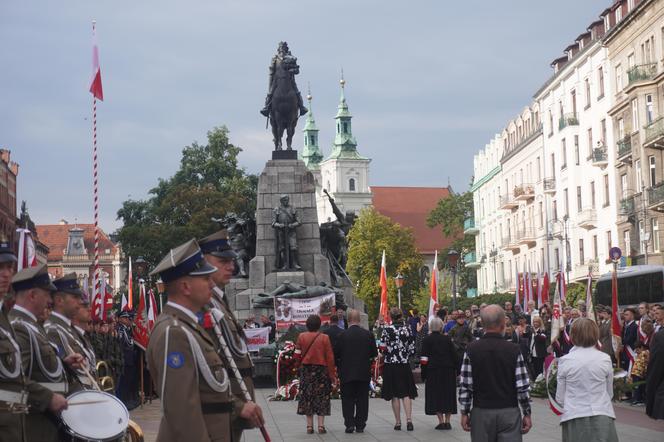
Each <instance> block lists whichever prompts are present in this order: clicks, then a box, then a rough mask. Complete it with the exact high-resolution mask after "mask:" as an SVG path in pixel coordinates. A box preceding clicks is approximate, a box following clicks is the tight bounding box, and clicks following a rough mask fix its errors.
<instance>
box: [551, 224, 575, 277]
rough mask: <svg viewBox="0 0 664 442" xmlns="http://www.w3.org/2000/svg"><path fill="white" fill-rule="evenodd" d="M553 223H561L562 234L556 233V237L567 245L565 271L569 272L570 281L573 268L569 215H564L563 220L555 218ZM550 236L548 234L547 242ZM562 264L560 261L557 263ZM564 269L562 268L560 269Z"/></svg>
mask: <svg viewBox="0 0 664 442" xmlns="http://www.w3.org/2000/svg"><path fill="white" fill-rule="evenodd" d="M551 224H559V225H560V230H561V234H560V236H558V235H556V238H558V239H560V241H561V242H562V241H564V245H565V271H566V274H567V281H569V272H570V271H571V270H572V256H571V254H570V244H569V215H565V216H563V219H562V220H553V221H551ZM551 239H553V235H552V236H551ZM548 240H549V237H548V236H547V243H548ZM557 264H560V263H557ZM560 270H561V271H562V269H560Z"/></svg>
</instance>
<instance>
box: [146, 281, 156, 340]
mask: <svg viewBox="0 0 664 442" xmlns="http://www.w3.org/2000/svg"><path fill="white" fill-rule="evenodd" d="M148 296H149V298H150V304H149V310H148V330H149V331H152V329H153V328H154V323H155V318H156V317H157V301H155V299H154V290H152V289H150V292H149V293H148Z"/></svg>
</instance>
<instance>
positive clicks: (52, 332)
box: [44, 313, 93, 393]
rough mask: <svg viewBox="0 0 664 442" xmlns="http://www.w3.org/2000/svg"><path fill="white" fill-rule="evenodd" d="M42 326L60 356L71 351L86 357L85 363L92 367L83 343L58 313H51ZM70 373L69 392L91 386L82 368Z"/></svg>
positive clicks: (72, 327)
mask: <svg viewBox="0 0 664 442" xmlns="http://www.w3.org/2000/svg"><path fill="white" fill-rule="evenodd" d="M44 328H45V329H46V335H47V336H48V340H49V341H51V342H52V343H53V344H55V345H56V347H57V348H58V355H59V356H60V357H65V356H67V355H69V354H70V352H71V351H73V352H74V353H78V354H80V355H82V356H83V357H85V358H86V361H85V363H86V365H87V366H88V369H89V370H90V369H91V368H93V367H92V366H91V364H92V363H93V361H90V360H89V358H88V355H87V354H86V351H85V345H84V344H83V343H82V342H81V341H80V339H79V337H78V332H76V330H75V329H74V326H73V325H71V323H67V322H65V321H64V320H63V319H62V318H61V317H60V316H59V315H56V314H53V313H51V315H50V316H49V317H48V320H47V321H46V322H45V323H44ZM71 373H74V374H73V375H70V376H69V392H70V393H72V392H76V391H79V390H83V389H90V388H92V381H91V380H90V379H89V378H88V377H87V375H86V374H85V372H84V371H83V370H81V369H79V370H73V371H72V372H71Z"/></svg>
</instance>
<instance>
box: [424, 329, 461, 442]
mask: <svg viewBox="0 0 664 442" xmlns="http://www.w3.org/2000/svg"><path fill="white" fill-rule="evenodd" d="M429 330H430V331H431V334H430V335H428V336H427V337H426V338H424V339H423V340H422V356H421V358H420V365H421V367H422V379H423V380H424V381H425V393H424V411H425V413H426V414H428V415H434V414H435V415H436V416H438V425H437V426H436V429H437V430H450V429H452V425H451V424H450V416H451V415H452V414H456V413H457V405H456V404H457V401H456V377H457V354H456V351H455V349H454V344H453V343H452V340H451V339H450V338H449V337H448V336H445V335H443V334H442V330H443V321H442V320H441V319H440V318H433V319H431V320H430V321H429Z"/></svg>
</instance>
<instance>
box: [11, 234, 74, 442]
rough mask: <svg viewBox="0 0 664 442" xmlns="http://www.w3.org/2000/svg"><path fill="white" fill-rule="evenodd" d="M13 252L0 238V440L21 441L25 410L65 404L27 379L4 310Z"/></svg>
mask: <svg viewBox="0 0 664 442" xmlns="http://www.w3.org/2000/svg"><path fill="white" fill-rule="evenodd" d="M15 265H16V255H14V252H13V251H12V247H11V244H10V243H9V241H7V240H0V442H17V441H25V440H26V438H25V436H26V434H25V412H27V411H28V410H30V411H35V412H44V411H46V410H49V411H50V412H51V413H54V414H57V413H60V412H61V411H62V410H64V409H66V408H67V400H66V399H65V397H64V396H62V395H61V394H58V393H53V391H51V390H49V389H48V388H46V387H44V386H42V385H39V384H38V383H36V382H33V381H31V380H29V379H27V378H26V377H25V376H24V375H23V371H24V369H25V368H24V367H23V361H22V357H21V350H20V347H19V345H18V343H17V342H16V335H15V334H14V329H13V328H12V326H11V324H10V322H9V318H8V316H7V313H8V312H9V310H11V307H10V306H8V305H5V302H4V300H5V296H6V295H7V292H8V291H9V284H10V283H11V280H12V276H13V275H14V266H15Z"/></svg>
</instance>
